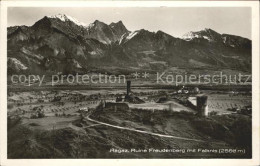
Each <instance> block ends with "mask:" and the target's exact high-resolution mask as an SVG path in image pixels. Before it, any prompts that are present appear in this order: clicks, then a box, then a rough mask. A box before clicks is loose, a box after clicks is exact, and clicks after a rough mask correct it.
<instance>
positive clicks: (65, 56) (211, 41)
mask: <svg viewBox="0 0 260 166" xmlns="http://www.w3.org/2000/svg"><path fill="white" fill-rule="evenodd" d="M7 35H8V36H7V42H8V43H7V51H8V62H7V64H8V74H13V73H27V74H28V73H32V74H33V73H34V74H42V73H45V74H46V73H50V74H51V73H56V74H57V73H63V74H68V73H70V74H73V73H76V72H81V73H86V72H91V71H97V70H100V71H107V72H110V71H111V69H112V68H113V69H116V68H118V69H124V70H128V69H129V70H130V69H140V70H165V69H167V68H170V67H177V68H187V69H194V70H195V69H198V68H203V69H207V68H211V69H212V68H213V69H215V68H216V69H221V68H227V69H232V70H237V71H249V72H250V71H251V64H252V61H251V57H252V56H251V54H252V51H251V50H252V42H251V40H249V39H247V38H243V37H240V36H235V35H230V34H220V33H218V32H216V31H214V30H212V29H208V28H206V29H203V30H201V31H198V32H188V33H187V34H185V35H183V37H182V38H176V37H173V36H171V35H169V34H167V33H165V32H163V31H157V32H150V31H148V30H145V29H140V30H136V31H132V32H131V31H129V30H128V29H127V28H126V27H125V25H124V24H123V22H122V21H118V22H116V23H111V24H109V25H108V24H105V23H104V22H101V21H98V20H96V21H94V22H93V23H91V24H89V25H86V24H84V23H81V22H79V21H78V20H76V19H75V18H73V17H70V16H67V15H64V14H58V15H55V16H45V17H43V18H42V19H40V20H39V21H37V22H36V23H34V24H33V25H32V26H13V27H8V34H7Z"/></svg>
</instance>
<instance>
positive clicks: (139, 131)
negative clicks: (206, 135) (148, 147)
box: [86, 115, 206, 142]
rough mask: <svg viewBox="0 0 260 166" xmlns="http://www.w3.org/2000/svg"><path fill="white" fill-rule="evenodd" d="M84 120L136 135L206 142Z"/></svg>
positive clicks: (87, 117)
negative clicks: (135, 133) (136, 133)
mask: <svg viewBox="0 0 260 166" xmlns="http://www.w3.org/2000/svg"><path fill="white" fill-rule="evenodd" d="M86 119H87V120H89V121H91V122H95V123H98V124H102V125H105V126H109V127H113V128H117V129H122V130H128V131H134V132H138V133H143V134H150V135H155V136H159V137H165V138H174V139H180V140H186V141H196V142H206V141H204V140H198V139H192V138H185V137H177V136H173V135H165V134H158V133H153V132H149V131H143V130H137V129H134V128H128V127H122V126H116V125H112V124H108V123H104V122H100V121H97V120H94V119H91V118H90V117H89V115H88V116H86Z"/></svg>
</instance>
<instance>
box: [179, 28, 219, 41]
mask: <svg viewBox="0 0 260 166" xmlns="http://www.w3.org/2000/svg"><path fill="white" fill-rule="evenodd" d="M215 34H217V32H214V31H213V30H211V29H209V28H205V29H204V30H201V31H197V32H193V31H190V32H188V33H186V34H184V35H183V36H182V39H184V40H186V41H190V40H192V39H194V38H203V39H206V40H208V41H210V42H211V41H214V40H215V38H216V36H215Z"/></svg>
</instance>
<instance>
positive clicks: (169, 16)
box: [8, 7, 251, 39]
mask: <svg viewBox="0 0 260 166" xmlns="http://www.w3.org/2000/svg"><path fill="white" fill-rule="evenodd" d="M59 13H61V14H66V15H69V16H72V17H74V18H76V19H77V20H79V21H81V22H84V23H86V24H90V23H92V22H94V21H95V20H99V21H102V22H105V23H107V24H110V23H111V22H118V21H119V20H122V21H123V23H124V25H125V26H126V28H127V29H128V30H130V31H134V30H138V29H147V30H149V31H155V32H156V31H158V30H162V31H164V32H166V33H168V34H171V35H172V36H175V37H181V36H182V35H183V34H185V33H187V32H189V31H199V30H202V29H204V28H211V29H213V30H215V31H217V32H219V33H228V34H234V35H239V36H243V37H246V38H249V39H251V9H250V8H245V7H236V8H230V7H218V8H217V7H204V8H202V7H201V8H192V7H182V8H180V7H178V8H177V7H158V8H151V7H149V8H148V7H147V8H145V7H128V8H111V7H110V8H91V7H84V8H83V7H82V8H67V7H66V8H56V7H55V8H54V7H53V8H50V7H48V8H47V7H45V8H38V7H30V8H29V7H27V8H26V7H13V8H9V9H8V26H14V25H29V26H30V25H33V24H34V23H35V22H36V21H38V20H39V19H41V18H43V17H44V16H48V15H55V14H59Z"/></svg>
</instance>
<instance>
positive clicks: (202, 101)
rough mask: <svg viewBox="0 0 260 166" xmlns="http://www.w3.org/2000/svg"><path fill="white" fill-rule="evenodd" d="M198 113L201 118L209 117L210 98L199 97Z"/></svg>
mask: <svg viewBox="0 0 260 166" xmlns="http://www.w3.org/2000/svg"><path fill="white" fill-rule="evenodd" d="M197 111H198V115H199V116H208V96H197Z"/></svg>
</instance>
